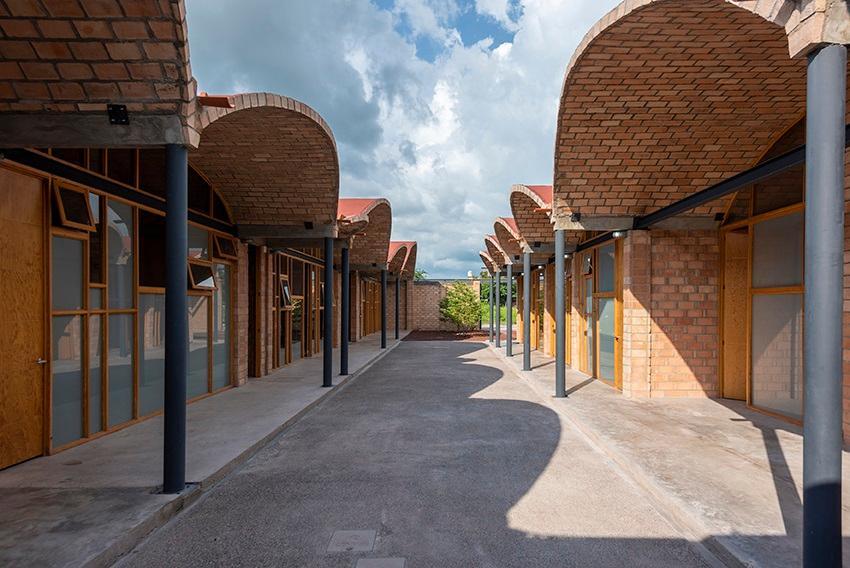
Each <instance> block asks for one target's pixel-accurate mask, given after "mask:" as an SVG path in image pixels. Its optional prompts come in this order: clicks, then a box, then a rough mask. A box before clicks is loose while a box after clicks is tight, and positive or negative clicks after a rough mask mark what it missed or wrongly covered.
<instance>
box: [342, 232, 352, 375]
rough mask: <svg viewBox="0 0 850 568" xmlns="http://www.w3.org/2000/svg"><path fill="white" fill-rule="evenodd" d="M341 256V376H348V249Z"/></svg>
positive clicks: (349, 333)
mask: <svg viewBox="0 0 850 568" xmlns="http://www.w3.org/2000/svg"><path fill="white" fill-rule="evenodd" d="M339 252H340V256H341V257H342V258H341V259H340V260H341V264H342V266H341V267H340V273H341V275H342V281H341V282H340V286H341V288H342V290H340V292H341V296H342V298H340V302H339V312H340V313H339V317H340V318H341V320H340V322H339V335H340V338H339V374H340V375H347V374H348V336H349V335H351V298H350V294H351V282H350V280H349V278H350V275H349V274H348V272H349V264H348V247H347V246H344V247H342V250H341V251H339Z"/></svg>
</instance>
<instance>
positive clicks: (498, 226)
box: [493, 217, 527, 259]
mask: <svg viewBox="0 0 850 568" xmlns="http://www.w3.org/2000/svg"><path fill="white" fill-rule="evenodd" d="M493 232H494V233H495V237H496V240H497V241H498V242H499V246H501V247H502V250H504V251H505V254H507V255H508V258H509V259H513V257H515V256H520V255H522V253H523V251H524V250H525V249H526V247H527V245H526V243H525V241H524V240H523V238H522V234H520V232H519V227H517V224H516V220H515V219H514V218H513V217H497V218H496V222H495V223H493Z"/></svg>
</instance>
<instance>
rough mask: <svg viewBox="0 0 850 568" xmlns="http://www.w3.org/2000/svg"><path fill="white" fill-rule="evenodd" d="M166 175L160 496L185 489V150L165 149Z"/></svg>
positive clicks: (186, 163)
mask: <svg viewBox="0 0 850 568" xmlns="http://www.w3.org/2000/svg"><path fill="white" fill-rule="evenodd" d="M165 170H166V172H165V174H166V179H165V401H164V404H163V422H164V430H165V438H164V441H163V442H164V443H163V456H162V462H163V481H162V491H163V493H179V492H181V491H183V489H185V487H186V379H187V373H188V369H189V366H188V365H189V305H188V300H187V297H186V293H187V291H188V287H187V282H186V279H187V270H188V269H187V264H186V259H187V258H188V246H189V243H188V223H189V216H188V214H189V208H188V197H187V195H188V185H189V153H188V150H187V149H186V148H185V147H183V146H178V145H176V144H169V145H168V146H166V148H165Z"/></svg>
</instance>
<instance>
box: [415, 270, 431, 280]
mask: <svg viewBox="0 0 850 568" xmlns="http://www.w3.org/2000/svg"><path fill="white" fill-rule="evenodd" d="M426 278H428V272H427V271H425V270H422V269H421V268H417V269H416V270H414V271H413V279H414V280H425V279H426Z"/></svg>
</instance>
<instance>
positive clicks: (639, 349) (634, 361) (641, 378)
mask: <svg viewBox="0 0 850 568" xmlns="http://www.w3.org/2000/svg"><path fill="white" fill-rule="evenodd" d="M650 239H651V234H650V232H649V231H631V232H630V233H629V235H628V237H626V238H625V239H624V240H623V249H622V250H623V258H622V267H623V337H622V338H621V341H622V342H623V394H624V395H625V396H633V397H648V396H649V395H650V379H649V377H650V373H649V350H650V337H651V327H652V325H651V319H650V315H649V307H650V301H651V295H652V284H651V270H652V263H651V259H650V252H651V251H650V246H651V242H650Z"/></svg>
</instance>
